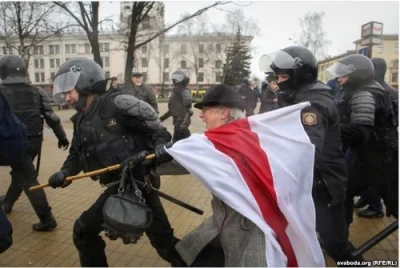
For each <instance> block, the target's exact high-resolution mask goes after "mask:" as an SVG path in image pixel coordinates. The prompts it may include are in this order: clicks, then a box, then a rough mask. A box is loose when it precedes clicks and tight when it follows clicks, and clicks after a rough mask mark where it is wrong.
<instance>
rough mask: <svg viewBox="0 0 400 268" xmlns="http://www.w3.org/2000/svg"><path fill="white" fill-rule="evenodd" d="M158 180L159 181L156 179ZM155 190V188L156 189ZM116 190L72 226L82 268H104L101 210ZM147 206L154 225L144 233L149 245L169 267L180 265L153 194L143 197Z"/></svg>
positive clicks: (173, 239) (171, 233) (174, 240)
mask: <svg viewBox="0 0 400 268" xmlns="http://www.w3.org/2000/svg"><path fill="white" fill-rule="evenodd" d="M158 179H159V178H158ZM153 186H154V187H156V188H158V187H159V186H158V187H157V185H154V184H153ZM117 191H118V186H117V185H116V186H112V187H110V188H108V189H106V190H105V191H104V193H102V194H101V195H100V196H99V198H98V199H97V200H96V201H95V202H94V204H93V205H92V206H91V207H90V208H89V209H88V210H86V211H85V212H83V213H82V215H81V216H80V217H79V219H78V220H77V221H76V222H75V225H74V230H73V240H74V244H75V246H76V248H77V249H78V251H79V256H80V261H81V265H82V267H106V266H108V263H107V258H106V255H105V252H104V249H105V245H106V244H105V242H104V240H103V239H102V238H101V236H100V235H99V234H100V232H101V231H102V230H103V228H102V223H103V213H102V208H103V206H104V204H105V202H106V200H107V198H108V197H109V196H110V195H112V194H115V193H117ZM143 196H144V198H145V199H146V204H147V205H148V206H149V207H150V208H151V209H152V211H153V222H152V224H151V226H150V228H149V229H148V230H147V231H146V232H145V233H146V235H147V237H148V238H149V240H150V243H151V245H152V246H153V247H154V248H155V249H156V250H157V253H158V254H159V255H160V257H161V258H163V259H164V260H166V261H168V262H169V263H171V265H172V266H179V265H180V264H181V263H182V262H183V261H182V260H181V258H180V256H179V254H178V253H177V251H176V250H175V244H176V243H178V241H179V239H177V238H176V237H175V236H174V230H173V229H172V228H171V225H170V223H169V220H168V217H167V215H166V214H165V211H164V208H163V206H162V204H161V201H160V197H159V196H158V194H157V193H156V192H154V191H152V192H150V193H144V195H143Z"/></svg>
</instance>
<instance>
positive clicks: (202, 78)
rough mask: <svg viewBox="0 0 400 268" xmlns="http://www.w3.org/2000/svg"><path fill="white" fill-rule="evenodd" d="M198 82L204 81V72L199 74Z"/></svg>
mask: <svg viewBox="0 0 400 268" xmlns="http://www.w3.org/2000/svg"><path fill="white" fill-rule="evenodd" d="M197 82H204V73H198V74H197Z"/></svg>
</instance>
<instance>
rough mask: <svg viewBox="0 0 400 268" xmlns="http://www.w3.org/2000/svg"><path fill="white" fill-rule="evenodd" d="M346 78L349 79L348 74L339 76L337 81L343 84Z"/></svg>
mask: <svg viewBox="0 0 400 268" xmlns="http://www.w3.org/2000/svg"><path fill="white" fill-rule="evenodd" d="M348 80H349V76H348V75H345V76H341V77H339V78H338V80H337V81H338V83H339V84H340V85H341V86H343V85H344V84H346V83H347V81H348Z"/></svg>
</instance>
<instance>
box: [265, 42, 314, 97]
mask: <svg viewBox="0 0 400 268" xmlns="http://www.w3.org/2000/svg"><path fill="white" fill-rule="evenodd" d="M259 67H260V70H261V71H262V72H265V73H275V74H288V75H289V76H290V79H289V81H290V88H291V89H293V90H297V89H298V88H300V87H302V86H303V85H305V84H309V83H313V82H316V81H317V78H318V63H317V59H316V58H315V56H314V54H313V53H312V52H311V51H310V50H308V49H307V48H305V47H301V46H290V47H287V48H284V49H282V50H279V51H277V52H275V53H271V54H268V55H263V56H262V57H261V59H260V63H259Z"/></svg>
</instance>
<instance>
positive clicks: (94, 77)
mask: <svg viewBox="0 0 400 268" xmlns="http://www.w3.org/2000/svg"><path fill="white" fill-rule="evenodd" d="M106 83H107V80H106V79H105V76H104V71H103V69H101V67H100V65H99V64H97V63H96V62H95V61H94V60H91V59H87V58H72V59H69V60H68V61H66V62H64V63H63V64H62V65H61V67H60V69H58V72H57V74H56V76H55V77H54V84H53V99H54V101H56V102H58V103H63V99H64V96H63V95H64V94H63V93H66V92H69V91H71V90H72V89H76V91H77V92H78V93H79V95H84V96H85V95H88V94H102V93H104V92H105V91H106V89H107V85H106Z"/></svg>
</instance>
